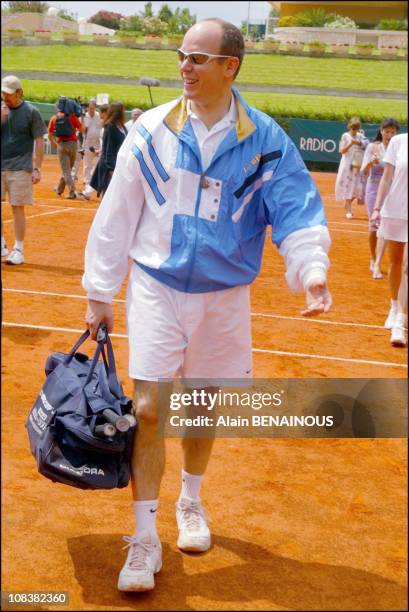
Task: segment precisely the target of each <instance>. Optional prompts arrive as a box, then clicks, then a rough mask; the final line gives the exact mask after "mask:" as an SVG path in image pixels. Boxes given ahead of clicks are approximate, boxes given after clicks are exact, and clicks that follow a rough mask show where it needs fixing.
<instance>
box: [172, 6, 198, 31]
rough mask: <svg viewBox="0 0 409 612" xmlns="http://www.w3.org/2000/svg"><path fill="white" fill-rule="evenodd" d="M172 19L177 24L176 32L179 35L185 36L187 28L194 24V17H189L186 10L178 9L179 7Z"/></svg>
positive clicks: (188, 12)
mask: <svg viewBox="0 0 409 612" xmlns="http://www.w3.org/2000/svg"><path fill="white" fill-rule="evenodd" d="M174 17H175V19H176V23H177V32H178V33H179V34H186V32H187V31H188V29H189V28H191V27H192V25H195V23H196V15H191V14H190V11H189V9H188V8H184V9H180V8H179V7H178V8H177V9H176V10H175V14H174Z"/></svg>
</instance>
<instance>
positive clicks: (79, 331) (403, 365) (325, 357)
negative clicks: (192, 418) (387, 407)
mask: <svg viewBox="0 0 409 612" xmlns="http://www.w3.org/2000/svg"><path fill="white" fill-rule="evenodd" d="M2 325H3V326H4V327H20V328H24V329H39V330H44V331H57V332H68V333H73V334H74V333H75V334H82V333H83V332H84V329H73V328H69V327H51V326H48V325H47V326H46V325H28V324H24V323H13V322H11V321H3V323H2ZM110 335H111V337H112V338H127V337H128V336H127V335H126V334H110ZM252 352H253V353H266V354H269V355H285V356H287V357H307V358H310V359H321V360H325V361H344V362H347V363H361V364H366V365H376V366H388V367H389V366H390V367H395V368H407V367H408V366H407V365H406V363H394V362H389V361H369V360H367V359H349V358H346V357H330V356H328V355H313V354H308V353H290V352H287V351H273V350H271V349H255V348H253V349H252Z"/></svg>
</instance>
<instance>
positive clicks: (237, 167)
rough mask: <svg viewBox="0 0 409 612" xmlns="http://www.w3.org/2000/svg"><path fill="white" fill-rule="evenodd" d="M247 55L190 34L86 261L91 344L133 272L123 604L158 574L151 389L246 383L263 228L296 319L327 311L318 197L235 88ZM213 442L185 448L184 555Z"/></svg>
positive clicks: (233, 39) (123, 155)
mask: <svg viewBox="0 0 409 612" xmlns="http://www.w3.org/2000/svg"><path fill="white" fill-rule="evenodd" d="M243 55H244V41H243V37H242V35H241V33H240V31H239V30H238V29H237V28H236V27H235V26H233V25H232V24H230V23H228V22H225V21H223V20H221V19H206V20H203V21H201V22H199V23H197V24H196V25H194V26H193V27H192V28H191V29H190V30H189V31H188V32H187V33H186V35H185V37H184V40H183V44H182V48H181V49H179V50H178V60H179V70H180V74H181V77H182V79H183V95H182V96H181V98H180V99H178V100H173V101H172V102H169V103H167V104H163V105H162V106H159V107H157V108H154V109H151V110H149V111H147V112H145V113H144V114H143V115H142V116H141V117H140V118H139V119H138V120H137V122H136V127H135V126H134V128H133V129H132V132H131V133H130V134H129V136H128V137H127V139H126V140H125V142H124V144H123V145H122V147H121V149H120V151H119V155H118V161H117V166H116V169H115V172H114V175H113V178H112V181H111V183H110V185H109V188H108V190H107V192H106V194H105V196H104V198H103V200H102V202H101V204H100V207H99V209H98V211H97V213H96V216H95V219H94V222H93V224H92V227H91V230H90V234H89V237H88V242H87V246H86V250H85V273H84V277H83V286H84V288H85V289H86V291H87V296H88V309H87V315H86V320H87V324H88V327H89V329H90V331H91V334H92V337H93V338H95V337H96V332H97V329H98V326H99V324H100V323H101V322H105V323H106V324H107V327H108V331H110V330H112V329H113V314H112V306H111V303H112V299H113V297H114V296H115V295H116V294H117V293H118V292H119V290H120V287H121V284H122V281H123V280H124V278H125V276H126V274H127V271H128V258H131V259H132V260H133V265H132V267H131V273H130V278H129V282H128V292H127V324H128V335H129V374H130V377H131V378H132V379H133V380H134V384H135V396H134V411H135V414H136V415H137V417H138V419H139V429H138V434H137V436H136V437H135V444H134V449H133V456H132V488H133V497H134V512H135V519H136V529H135V533H134V535H133V536H132V537H126V541H127V543H128V546H129V551H128V557H127V560H126V562H125V565H124V566H123V568H122V570H121V572H120V575H119V580H118V588H119V589H120V590H121V591H147V590H150V589H152V588H153V587H154V584H155V580H154V575H155V574H156V573H157V572H159V570H160V568H161V566H162V552H161V543H160V539H159V536H158V533H157V530H156V517H157V510H158V498H159V488H160V483H161V480H162V476H163V471H164V464H165V452H164V449H165V446H164V439H163V437H161V435H160V433H159V427H158V395H157V394H158V384H157V381H158V380H159V379H173V378H175V377H177V376H182V378H183V379H209V380H211V379H220V378H226V379H229V378H236V379H237V378H250V377H251V376H252V352H251V331H250V289H249V287H250V284H251V283H252V281H253V280H254V279H255V278H256V276H257V274H258V273H259V270H260V265H261V258H262V253H263V247H264V240H265V236H266V229H267V227H268V226H269V225H271V226H272V240H273V242H274V243H275V244H276V245H277V247H278V248H279V250H280V253H281V255H282V256H283V257H284V260H285V264H286V279H287V282H288V284H289V286H290V288H291V289H292V290H293V291H294V292H299V291H304V292H305V295H306V303H307V307H306V309H305V310H304V311H303V314H304V315H313V314H319V313H321V312H327V311H328V310H329V308H330V306H331V296H330V293H329V291H328V288H327V281H326V275H327V268H328V266H329V260H328V256H327V251H328V249H329V245H330V238H329V233H328V230H327V227H326V221H325V215H324V211H323V207H322V202H321V198H320V196H319V194H318V191H317V188H316V186H315V184H314V182H313V180H312V178H311V176H310V174H309V173H308V171H307V169H306V168H305V165H304V163H303V161H302V159H301V157H300V155H299V153H298V151H297V149H296V147H295V146H294V144H293V143H292V142H291V141H290V139H289V138H288V137H287V136H286V134H285V132H284V131H283V130H282V129H281V128H280V127H279V126H278V125H277V123H276V122H275V121H274V120H273V119H272V118H271V117H269V116H267V115H266V114H264V113H262V112H260V111H258V110H256V109H254V108H251V107H249V106H248V105H247V104H246V103H245V102H244V100H243V99H242V98H241V96H240V95H239V93H238V92H237V91H236V90H235V89H232V85H233V81H234V79H235V77H236V76H237V73H238V71H239V69H240V65H241V62H242V59H243ZM271 289H272V291H274V288H273V287H272V288H271ZM212 443H213V440H212V439H199V438H198V439H194V438H185V439H184V440H183V469H182V474H181V492H180V496H179V499H178V501H177V504H176V521H177V525H178V529H179V537H178V547H179V548H180V549H181V550H185V551H197V552H203V551H206V550H208V549H209V548H210V546H211V534H210V530H209V527H208V525H207V519H206V515H205V512H204V510H203V507H202V504H201V498H200V489H201V484H202V480H203V475H204V473H205V471H206V467H207V464H208V461H209V458H210V454H211V450H212Z"/></svg>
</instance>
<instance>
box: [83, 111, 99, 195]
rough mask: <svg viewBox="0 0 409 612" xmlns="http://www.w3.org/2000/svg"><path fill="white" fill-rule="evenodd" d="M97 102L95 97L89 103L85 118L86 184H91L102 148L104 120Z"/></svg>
mask: <svg viewBox="0 0 409 612" xmlns="http://www.w3.org/2000/svg"><path fill="white" fill-rule="evenodd" d="M96 108H97V104H96V101H95V100H94V99H91V100H90V101H89V103H88V111H87V113H86V115H85V117H84V120H83V127H84V143H83V148H84V184H85V187H87V185H89V182H90V180H91V176H92V173H93V172H94V168H95V166H96V164H97V161H98V151H99V149H100V141H101V132H102V127H103V126H102V121H101V118H100V116H99V113H98V112H97V110H96Z"/></svg>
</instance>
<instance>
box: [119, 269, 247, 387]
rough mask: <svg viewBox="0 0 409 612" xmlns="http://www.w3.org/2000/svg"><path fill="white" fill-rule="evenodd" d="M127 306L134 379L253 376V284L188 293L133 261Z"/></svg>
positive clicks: (132, 376)
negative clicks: (161, 281)
mask: <svg viewBox="0 0 409 612" xmlns="http://www.w3.org/2000/svg"><path fill="white" fill-rule="evenodd" d="M126 310H127V325H128V336H129V376H130V377H131V378H133V379H139V380H152V381H156V380H158V379H161V378H175V377H177V376H181V377H183V378H185V379H186V378H187V379H203V378H206V379H208V378H211V379H221V378H230V379H231V378H235V379H241V378H251V376H252V353H251V321H250V287H249V285H244V286H238V287H233V288H232V289H226V290H224V291H213V292H208V293H184V292H182V291H177V290H176V289H172V288H171V287H168V286H167V285H164V284H163V283H160V282H159V281H157V280H156V279H154V278H153V277H151V276H150V275H149V274H147V273H146V272H144V271H143V270H142V269H141V268H140V267H139V266H138V265H137V264H133V266H132V268H131V273H130V277H129V282H128V289H127V296H126Z"/></svg>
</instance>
